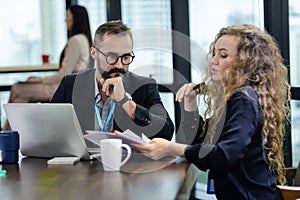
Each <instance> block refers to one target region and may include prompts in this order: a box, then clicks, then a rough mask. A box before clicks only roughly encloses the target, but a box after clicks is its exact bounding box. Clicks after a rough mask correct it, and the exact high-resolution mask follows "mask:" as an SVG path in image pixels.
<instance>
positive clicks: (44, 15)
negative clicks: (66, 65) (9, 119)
mask: <svg viewBox="0 0 300 200" xmlns="http://www.w3.org/2000/svg"><path fill="white" fill-rule="evenodd" d="M16 4H17V5H16ZM0 18H1V19H5V20H1V32H0V43H1V46H0V54H1V56H0V67H12V66H33V65H37V66H38V65H42V54H49V55H50V63H52V64H58V62H59V57H60V53H61V51H62V50H63V48H64V45H65V44H66V42H67V28H66V24H65V18H66V4H65V0H27V1H9V2H6V3H5V4H2V5H1V8H0ZM51 73H53V72H35V73H25V74H24V73H9V74H0V85H2V86H3V85H11V84H13V83H15V82H17V81H24V80H26V79H27V78H28V77H29V76H45V75H46V74H51ZM8 96H9V92H1V93H0V101H1V103H2V104H3V103H7V101H8ZM2 104H1V105H2ZM1 112H2V113H0V115H1V122H2V123H1V124H3V122H4V119H5V116H4V114H3V109H1Z"/></svg>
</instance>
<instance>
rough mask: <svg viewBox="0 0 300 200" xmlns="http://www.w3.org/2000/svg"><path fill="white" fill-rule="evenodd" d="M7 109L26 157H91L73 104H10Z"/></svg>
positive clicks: (8, 116) (5, 108)
mask: <svg viewBox="0 0 300 200" xmlns="http://www.w3.org/2000/svg"><path fill="white" fill-rule="evenodd" d="M3 107H4V110H5V112H6V115H7V118H8V121H9V123H10V125H11V128H12V130H16V131H18V132H19V134H20V150H21V154H22V155H24V156H31V157H60V156H76V157H79V158H81V159H89V158H90V155H89V153H88V151H87V147H86V144H85V141H84V138H83V135H82V132H81V128H80V125H79V122H78V119H77V116H76V113H75V110H74V108H73V105H72V104H50V103H49V104H48V103H45V104H41V103H8V104H4V105H3Z"/></svg>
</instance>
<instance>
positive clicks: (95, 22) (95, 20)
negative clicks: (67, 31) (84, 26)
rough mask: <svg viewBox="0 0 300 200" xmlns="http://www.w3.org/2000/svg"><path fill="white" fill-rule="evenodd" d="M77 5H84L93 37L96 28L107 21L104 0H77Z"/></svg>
mask: <svg viewBox="0 0 300 200" xmlns="http://www.w3.org/2000/svg"><path fill="white" fill-rule="evenodd" d="M78 5H81V6H84V7H85V8H86V9H87V11H88V14H89V20H90V26H91V34H92V38H94V34H95V31H96V30H97V28H98V27H99V26H100V25H101V24H103V23H104V22H106V21H107V18H106V1H99V0H78Z"/></svg>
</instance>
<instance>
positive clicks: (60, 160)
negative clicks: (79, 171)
mask: <svg viewBox="0 0 300 200" xmlns="http://www.w3.org/2000/svg"><path fill="white" fill-rule="evenodd" d="M77 161H79V158H78V157H55V158H52V159H50V160H48V162H47V163H48V165H64V164H65V165H66V164H68V165H73V164H75V163H76V162H77Z"/></svg>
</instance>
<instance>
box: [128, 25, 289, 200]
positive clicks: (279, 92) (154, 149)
mask: <svg viewBox="0 0 300 200" xmlns="http://www.w3.org/2000/svg"><path fill="white" fill-rule="evenodd" d="M208 56H209V61H208V64H207V67H206V78H205V79H204V82H205V83H206V85H207V92H206V95H204V98H205V100H206V102H207V104H208V107H207V112H206V114H205V115H204V117H203V118H202V117H200V116H199V115H198V106H197V100H196V91H195V90H193V88H194V85H193V84H192V83H188V84H185V85H183V86H182V87H181V88H180V89H179V90H178V92H177V94H176V100H177V101H179V102H181V101H184V110H185V113H184V115H185V116H184V133H185V134H187V135H193V134H194V135H193V136H195V135H196V137H194V139H195V140H194V141H192V142H191V144H179V143H172V142H170V141H167V140H164V139H160V138H155V139H153V140H151V141H150V143H149V144H145V145H140V144H133V146H134V147H135V148H137V149H138V150H139V151H141V152H142V153H144V154H145V155H146V156H149V157H151V158H153V159H160V158H161V157H164V156H165V155H175V156H182V157H185V158H186V159H187V161H189V162H192V163H194V164H195V165H196V166H197V167H198V168H199V169H200V170H203V171H206V170H209V177H210V178H211V179H212V180H213V182H214V188H215V194H216V197H217V198H218V199H263V200H265V199H281V195H280V192H279V191H278V189H277V188H276V184H285V176H284V171H283V168H284V162H283V152H282V145H283V136H284V134H283V133H284V122H288V116H289V106H288V105H289V101H290V86H289V84H288V81H287V75H288V74H287V68H286V67H285V66H284V64H283V60H282V56H281V54H280V51H279V49H278V46H277V44H276V42H275V41H274V40H273V38H272V37H271V36H270V35H269V34H268V33H266V32H264V31H261V30H260V29H259V28H257V27H255V26H252V25H247V24H244V25H233V26H229V27H226V28H222V29H221V30H220V31H219V33H218V34H217V36H216V38H215V40H214V41H213V43H212V44H211V46H210V52H209V54H208ZM178 134H179V133H178Z"/></svg>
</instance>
